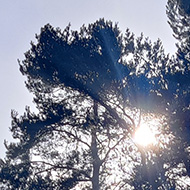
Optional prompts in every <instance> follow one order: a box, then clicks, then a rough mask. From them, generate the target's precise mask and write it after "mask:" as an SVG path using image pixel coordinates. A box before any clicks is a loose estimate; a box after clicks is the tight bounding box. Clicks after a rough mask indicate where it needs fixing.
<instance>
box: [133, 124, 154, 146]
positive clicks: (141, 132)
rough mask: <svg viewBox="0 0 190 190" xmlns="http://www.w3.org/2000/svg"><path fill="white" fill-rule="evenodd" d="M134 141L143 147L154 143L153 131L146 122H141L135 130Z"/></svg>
mask: <svg viewBox="0 0 190 190" xmlns="http://www.w3.org/2000/svg"><path fill="white" fill-rule="evenodd" d="M134 141H135V142H136V143H137V144H139V145H141V146H144V147H146V146H148V145H152V144H156V138H155V133H154V131H152V130H151V129H150V127H149V126H148V124H146V123H142V124H141V125H140V126H139V127H138V128H137V129H136V131H135V134H134Z"/></svg>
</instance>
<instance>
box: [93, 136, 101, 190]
mask: <svg viewBox="0 0 190 190" xmlns="http://www.w3.org/2000/svg"><path fill="white" fill-rule="evenodd" d="M91 151H92V159H93V176H92V189H93V190H99V189H100V184H99V173H100V166H101V161H100V158H99V156H98V147H97V141H96V133H94V134H92V144H91Z"/></svg>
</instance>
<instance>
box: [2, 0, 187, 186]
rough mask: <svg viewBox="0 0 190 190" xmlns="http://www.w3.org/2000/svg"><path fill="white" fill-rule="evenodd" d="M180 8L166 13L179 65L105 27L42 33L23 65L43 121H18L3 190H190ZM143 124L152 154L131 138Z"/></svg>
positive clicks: (155, 47)
mask: <svg viewBox="0 0 190 190" xmlns="http://www.w3.org/2000/svg"><path fill="white" fill-rule="evenodd" d="M182 2H183V1H174V0H169V1H168V4H167V15H168V18H169V24H170V26H171V27H172V29H173V31H174V36H175V37H176V38H177V39H178V40H179V43H178V44H177V47H178V51H177V54H176V55H174V56H170V55H167V54H165V52H164V48H163V46H162V43H161V40H157V41H156V42H151V40H150V39H149V38H145V37H144V36H143V35H141V36H140V37H137V38H136V37H135V36H134V34H133V33H131V32H130V31H129V29H127V30H126V32H125V33H124V34H122V33H121V32H120V30H119V28H118V25H117V24H113V23H112V22H111V21H105V20H104V19H100V20H98V21H96V22H95V23H92V24H89V25H88V26H85V25H83V26H82V27H81V29H80V31H72V30H71V26H70V25H68V26H67V27H66V28H65V29H64V30H63V31H62V30H61V29H59V28H53V27H52V26H51V25H50V24H47V25H45V26H44V27H43V28H42V29H41V32H40V34H39V35H36V40H37V42H36V43H34V42H32V43H31V48H30V50H29V51H27V52H26V53H25V59H24V60H23V61H19V65H20V71H21V73H22V74H23V75H24V76H26V78H27V81H26V87H27V88H28V90H29V91H30V92H31V93H33V95H34V103H35V104H36V107H37V109H38V113H32V112H31V111H30V108H29V107H26V111H25V113H24V114H23V115H22V116H18V113H17V112H16V111H12V127H11V131H12V134H13V137H14V138H15V139H16V142H13V143H8V142H6V141H5V146H6V148H7V152H6V158H5V159H2V160H0V182H1V185H2V188H4V189H9V190H11V189H12V190H13V189H14V190H17V189H18V190H19V189H26V190H32V189H42V190H45V189H46V190H48V189H49V190H50V189H55V190H59V189H60V190H61V189H72V190H77V189H93V190H100V189H118V190H120V189H121V190H122V189H138V190H141V189H142V190H146V189H150V190H151V189H152V190H155V189H161V190H162V189H170V190H172V189H188V188H189V186H190V178H189V177H190V166H189V147H190V140H189V139H190V138H189V135H190V133H189V131H190V126H189V123H190V121H189V114H190V113H189V112H190V107H189V106H190V82H189V81H190V79H189V77H190V74H189V72H190V71H189V70H190V66H189V64H190V58H189V56H190V54H189V50H190V45H189V36H190V35H189V33H188V32H189V31H188V29H189V26H190V19H189V18H190V16H189V12H188V9H184V4H182ZM184 3H187V2H185V1H184ZM185 7H186V6H185ZM186 8H187V7H186ZM143 122H144V123H145V124H146V125H147V126H150V128H151V129H152V130H153V128H155V139H156V140H155V142H154V143H151V144H149V145H147V146H142V145H141V144H139V143H137V142H136V141H135V138H134V135H135V132H136V131H137V130H138V129H139V128H140V127H141V126H142V125H143ZM144 138H146V137H144Z"/></svg>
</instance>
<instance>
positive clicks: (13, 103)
mask: <svg viewBox="0 0 190 190" xmlns="http://www.w3.org/2000/svg"><path fill="white" fill-rule="evenodd" d="M166 2H167V1H166V0H159V1H158V0H144V1H142V0H69V1H68V0H54V1H52V0H27V1H26V0H14V1H13V0H6V1H5V0H0V26H1V29H0V66H1V67H0V68H1V69H0V89H1V93H0V129H1V132H0V157H2V156H4V151H5V149H4V145H3V141H4V139H7V140H8V141H11V133H10V132H9V127H10V126H11V109H14V110H17V111H18V112H19V114H22V113H23V112H24V108H25V106H26V105H30V106H31V107H32V110H34V106H33V105H32V95H31V94H29V92H28V91H27V89H26V88H25V85H24V80H25V78H24V77H23V76H22V75H21V74H20V72H19V67H18V62H17V59H20V60H22V59H23V58H24V52H26V51H27V50H29V48H30V41H35V34H36V33H37V34H39V32H40V28H41V27H42V26H44V25H45V24H47V23H50V24H51V25H53V26H54V27H60V28H61V29H64V28H65V27H66V26H67V25H68V23H69V22H70V23H71V28H72V29H73V30H77V29H79V27H80V26H81V25H82V24H89V23H92V22H94V21H96V20H97V19H99V18H103V17H104V18H105V19H107V20H112V21H113V22H118V23H119V27H120V29H121V31H122V32H125V30H126V28H129V29H130V31H132V32H134V33H135V35H136V36H139V35H140V33H141V32H143V33H144V35H145V36H148V37H149V38H150V39H151V40H152V41H156V40H157V39H158V38H160V39H161V40H162V42H163V45H164V47H165V50H166V52H167V53H171V54H173V53H174V52H175V50H176V48H175V42H176V41H175V39H174V38H173V37H172V31H171V29H170V27H169V25H168V24H167V16H166V13H165V11H166V8H165V6H166Z"/></svg>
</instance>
